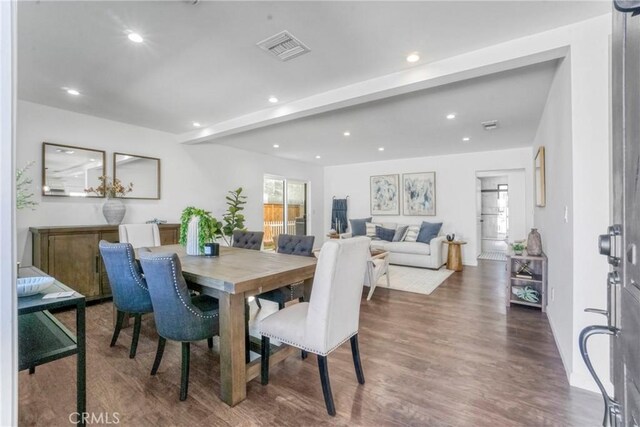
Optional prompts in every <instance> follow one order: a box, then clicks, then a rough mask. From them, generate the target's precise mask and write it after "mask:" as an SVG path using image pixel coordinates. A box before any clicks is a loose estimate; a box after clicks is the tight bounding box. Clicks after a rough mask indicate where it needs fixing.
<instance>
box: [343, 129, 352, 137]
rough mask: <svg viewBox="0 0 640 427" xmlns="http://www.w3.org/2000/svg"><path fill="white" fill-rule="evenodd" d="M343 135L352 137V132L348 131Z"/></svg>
mask: <svg viewBox="0 0 640 427" xmlns="http://www.w3.org/2000/svg"><path fill="white" fill-rule="evenodd" d="M343 135H344V136H350V135H351V132H349V131H348V130H346V131H344V133H343Z"/></svg>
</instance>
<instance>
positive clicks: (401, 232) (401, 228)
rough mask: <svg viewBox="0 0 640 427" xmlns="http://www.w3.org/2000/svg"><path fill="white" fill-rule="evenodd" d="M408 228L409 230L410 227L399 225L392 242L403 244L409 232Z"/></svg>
mask: <svg viewBox="0 0 640 427" xmlns="http://www.w3.org/2000/svg"><path fill="white" fill-rule="evenodd" d="M407 228H409V226H408V225H399V226H398V228H396V232H395V234H394V235H393V240H391V241H392V242H402V238H403V237H404V233H406V232H407Z"/></svg>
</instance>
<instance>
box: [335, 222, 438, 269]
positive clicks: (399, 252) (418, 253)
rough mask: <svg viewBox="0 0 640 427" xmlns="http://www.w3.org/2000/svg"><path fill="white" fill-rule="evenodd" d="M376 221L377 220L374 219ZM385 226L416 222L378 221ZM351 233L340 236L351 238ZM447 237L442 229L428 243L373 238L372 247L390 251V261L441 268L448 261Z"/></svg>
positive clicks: (411, 265)
mask: <svg viewBox="0 0 640 427" xmlns="http://www.w3.org/2000/svg"><path fill="white" fill-rule="evenodd" d="M374 222H376V221H374ZM378 224H380V225H381V226H382V227H384V228H391V229H394V230H395V229H396V228H397V227H398V226H403V225H414V224H397V223H378ZM351 236H352V235H351V233H343V234H341V235H340V238H349V237H351ZM445 240H446V237H445V236H444V235H443V234H442V230H441V231H440V235H438V237H435V238H433V239H431V241H430V242H429V243H428V244H427V243H420V242H387V241H386V240H375V239H374V240H372V241H371V247H372V248H375V249H382V250H385V251H389V263H391V264H397V265H406V266H409V267H422V268H431V269H439V268H440V267H442V266H443V265H444V264H446V262H447V250H448V248H449V246H448V245H445V244H443V243H442V242H444V241H445Z"/></svg>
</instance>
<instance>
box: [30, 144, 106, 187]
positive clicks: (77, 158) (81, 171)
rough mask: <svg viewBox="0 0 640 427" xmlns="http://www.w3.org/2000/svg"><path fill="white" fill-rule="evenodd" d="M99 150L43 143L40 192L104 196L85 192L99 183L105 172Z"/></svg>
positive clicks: (103, 161)
mask: <svg viewBox="0 0 640 427" xmlns="http://www.w3.org/2000/svg"><path fill="white" fill-rule="evenodd" d="M106 160H107V158H106V153H105V152H104V151H102V150H92V149H90V148H82V147H74V146H71V145H58V144H52V143H49V142H43V143H42V195H43V196H62V197H104V196H98V195H95V194H92V193H86V192H85V191H84V190H85V188H89V187H94V188H95V187H97V186H99V185H100V181H99V180H98V178H99V177H101V176H103V175H105V174H106V173H107V172H106V169H105V167H106Z"/></svg>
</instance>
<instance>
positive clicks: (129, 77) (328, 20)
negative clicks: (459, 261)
mask: <svg viewBox="0 0 640 427" xmlns="http://www.w3.org/2000/svg"><path fill="white" fill-rule="evenodd" d="M610 7H611V6H610V2H606V1H601V2H600V1H596V2H594V1H587V2H565V1H561V2H555V1H553V2H552V1H539V2H520V1H513V2H502V1H498V2H479V1H476V2H373V1H371V2H342V1H341V2H268V1H263V2H204V1H201V2H200V3H198V4H196V5H192V4H191V2H187V1H174V2H167V1H159V2H152V1H146V2H93V1H92V2H89V1H86V2H48V1H43V2H20V3H19V7H18V83H19V86H18V97H19V98H20V99H24V100H28V101H32V102H36V103H40V104H45V105H50V106H54V107H58V108H63V109H67V110H71V111H76V112H81V113H85V114H91V115H95V116H98V117H104V118H108V119H112V120H117V121H121V122H125V123H131V124H135V125H139V126H145V127H149V128H153V129H159V130H164V131H168V132H172V133H176V134H179V133H184V132H187V131H190V130H193V127H192V126H191V123H192V122H193V121H198V122H200V123H201V124H202V125H203V126H209V125H214V124H216V123H219V122H221V121H224V120H229V119H232V118H234V117H238V116H242V115H245V114H248V113H252V112H255V111H258V110H263V109H265V108H272V106H271V105H270V104H269V103H268V101H267V99H268V97H269V96H271V95H275V96H277V97H278V98H279V99H280V103H279V106H280V107H281V106H282V105H285V104H286V103H287V102H291V101H294V100H298V99H301V98H304V97H307V96H310V95H313V94H317V93H321V92H325V91H327V90H330V89H335V88H338V87H342V86H345V85H348V84H353V83H356V82H359V81H362V80H366V79H369V78H373V77H378V76H382V75H385V74H389V73H393V72H396V71H401V70H405V69H407V68H410V67H413V66H415V65H421V64H425V63H429V62H433V61H436V60H440V59H443V58H446V57H451V56H455V55H459V54H462V53H464V52H468V51H472V50H476V49H479V48H482V47H485V46H489V45H492V44H496V43H499V42H501V41H506V40H510V39H513V38H517V37H522V36H525V35H528V34H533V33H537V32H540V31H544V30H547V29H551V28H555V27H558V26H561V25H566V24H570V23H572V22H577V21H580V20H584V19H587V18H590V17H593V16H597V15H601V14H604V13H607V12H608V11H609V10H610ZM285 29H286V30H288V31H290V32H291V33H293V34H294V35H295V36H296V37H298V38H299V39H300V40H301V41H302V42H304V43H306V44H307V45H308V46H309V47H310V48H311V53H309V54H307V55H304V56H301V57H299V58H296V59H293V60H291V61H289V62H280V61H278V60H276V59H274V58H272V57H270V56H269V55H268V54H266V53H265V52H264V51H262V50H261V49H259V48H258V47H256V46H255V44H256V43H257V42H258V41H261V40H262V39H264V38H266V37H269V36H271V35H273V34H275V33H277V32H280V31H282V30H285ZM127 30H134V31H136V32H139V33H140V34H141V35H142V36H143V37H144V38H145V42H144V43H142V44H134V43H132V42H130V41H129V40H128V39H127V37H126V35H127V34H126V32H127ZM413 51H417V52H419V53H420V54H421V60H420V61H419V62H418V63H416V64H409V63H407V62H406V61H405V57H406V55H407V54H408V53H410V52H413ZM550 69H551V66H549V67H547V68H545V67H542V68H540V69H535V70H533V71H527V74H526V76H524V75H523V76H522V77H521V84H533V85H536V86H535V87H536V88H541V85H542V84H543V81H544V82H546V84H547V87H548V83H549V73H550V71H549V70H550ZM509 78H510V79H511V80H517V79H518V77H517V76H511V77H509ZM491 85H493V88H494V89H493V91H492V90H491V89H489V86H491ZM501 85H502V90H503V89H504V88H506V87H511V86H513V85H514V83H509V82H505V83H500V82H499V81H495V80H492V79H488V80H487V81H484V80H481V81H479V82H469V83H468V84H467V83H463V84H462V86H457V85H454V86H452V87H445V88H444V89H443V90H456V91H458V92H459V91H460V90H464V89H465V88H467V89H469V90H476V91H478V92H482V91H489V92H493V93H495V91H496V90H498V89H500V87H501ZM516 86H517V85H516ZM63 87H73V88H76V89H78V90H79V91H80V92H81V95H80V96H77V97H73V96H70V95H67V94H66V93H65V91H64V90H62V88H63ZM458 92H456V93H457V95H456V96H458V98H457V99H459V100H460V101H462V100H465V101H464V102H466V103H470V104H473V102H471V100H472V99H473V98H471V97H469V96H467V97H465V96H464V94H462V93H458ZM543 92H545V91H544V90H543ZM430 93H432V91H429V92H428V93H427V94H424V93H420V94H417V95H409V96H402V97H398V98H393V99H390V100H387V101H381V102H376V103H372V104H371V105H369V104H367V105H365V106H363V107H357V108H353V109H348V110H343V111H340V112H337V113H331V114H328V115H326V114H325V115H323V116H320V117H317V118H308V119H304V120H300V121H293V122H290V123H288V124H286V125H278V126H274V127H273V128H265V129H264V130H263V131H261V132H264V134H263V133H259V131H252V132H250V133H247V134H246V135H243V136H238V137H228V138H224V139H223V140H220V141H218V142H223V143H226V144H232V143H233V144H238V145H240V146H244V147H245V148H247V149H252V150H259V151H262V150H264V147H262V145H260V144H259V142H258V141H253V142H252V141H249V140H247V138H248V137H250V136H253V137H254V138H259V139H260V140H261V141H262V138H265V139H269V138H276V137H277V136H278V135H274V132H275V131H276V130H277V131H278V132H279V133H280V138H279V139H280V140H291V141H294V140H295V141H299V142H296V144H298V145H300V144H303V142H302V141H300V140H301V139H303V138H301V135H308V134H310V133H311V135H310V137H309V138H308V140H309V141H312V142H307V144H311V143H322V144H327V143H329V142H328V140H330V139H331V138H332V136H333V133H334V131H335V125H337V124H339V125H340V126H338V127H344V126H347V125H350V124H351V123H353V125H351V126H356V125H357V126H359V127H361V128H363V129H362V130H361V131H360V135H361V137H363V136H364V135H367V138H368V141H369V142H368V143H369V144H374V145H375V144H382V143H383V142H384V145H385V146H387V147H389V148H390V147H391V145H390V141H391V140H393V139H395V140H396V141H398V142H401V141H405V140H406V141H408V142H407V143H406V144H405V145H404V146H402V147H398V153H403V154H402V155H404V156H405V157H406V154H407V153H409V152H411V153H412V154H410V155H415V154H414V153H415V151H411V150H413V149H414V148H415V147H416V146H419V145H420V144H421V143H422V144H423V145H424V143H425V137H426V135H439V136H442V137H443V138H444V137H450V136H449V134H448V133H447V132H449V131H451V127H453V126H458V133H460V132H463V131H466V127H465V126H468V125H470V124H473V125H476V126H477V123H476V122H477V116H478V114H477V113H479V110H480V109H482V108H488V109H489V111H491V112H492V113H493V115H494V116H493V117H491V118H498V119H500V120H501V121H503V122H504V124H505V127H504V129H503V135H507V134H508V132H513V133H512V134H511V136H513V137H515V136H518V138H517V139H515V140H511V141H512V144H516V145H517V144H520V143H521V142H520V141H521V139H520V137H522V136H524V135H527V132H529V134H530V128H531V123H530V122H531V120H536V123H537V119H538V118H539V112H540V111H541V110H540V99H539V98H540V96H539V93H537V92H536V94H535V95H534V96H526V97H525V98H524V99H520V100H519V102H514V100H513V99H503V98H502V97H499V98H496V105H493V106H482V105H475V106H473V108H471V106H470V108H469V112H468V113H465V115H464V117H461V118H460V120H456V121H455V122H453V123H445V124H442V128H441V129H440V128H434V127H432V126H436V127H437V126H438V125H437V123H436V122H432V120H435V119H431V118H426V119H425V121H424V122H423V121H422V119H423V116H424V113H425V110H424V108H427V107H428V108H435V104H432V103H430V102H429V100H428V99H426V98H428V96H427V95H428V94H430ZM528 93H531V92H528ZM545 93H546V92H545ZM433 95H434V96H436V97H438V96H439V97H440V98H441V99H443V100H444V99H447V98H449V96H448V95H446V93H444V92H442V90H440V89H438V90H435V91H433ZM496 96H498V95H496ZM507 98H508V97H507ZM502 102H504V103H505V105H510V104H509V103H515V104H517V105H514V107H518V108H516V110H518V111H520V112H521V114H530V113H535V114H537V116H535V117H533V116H529V117H524V116H521V117H517V116H516V115H515V112H513V110H514V109H513V108H507V107H506V106H505V107H501V106H500V105H497V103H502ZM405 103H406V104H407V105H406V106H403V105H402V104H405ZM522 104H528V105H522ZM410 106H414V108H411V107H410ZM416 106H417V107H418V108H420V109H416V108H415V107H416ZM462 107H463V106H462V105H460V104H457V105H452V106H451V107H449V108H455V109H457V110H460V111H462ZM369 109H370V112H369ZM385 109H389V112H388V113H385V112H384V110H385ZM502 112H504V113H508V114H509V115H504V114H502V115H501V116H496V115H497V114H501V113H502ZM343 116H344V117H343ZM373 116H375V117H379V118H382V117H384V118H385V119H384V120H381V122H376V123H373V122H369V121H367V120H366V118H367V117H373ZM389 118H393V120H389ZM467 120H469V121H468V122H467ZM367 123H368V124H369V125H367ZM305 125H307V128H303V127H304V126H305ZM308 126H312V128H309V127H308ZM318 126H320V127H318ZM518 126H521V127H522V129H520V130H517V129H515V128H516V127H518ZM289 127H291V129H289ZM316 127H318V128H317V129H316ZM354 129H355V128H354ZM412 129H413V130H412ZM510 129H511V130H510ZM354 132H355V131H354ZM425 132H426V133H425ZM322 135H326V136H325V137H323V136H322ZM392 135H393V138H391V136H392ZM355 136H356V135H355V133H354V136H353V137H352V140H354V141H355V140H356V138H355ZM451 137H452V136H451ZM505 138H506V136H505ZM320 141H322V142H320ZM443 141H444V140H443ZM262 142H263V141H262ZM430 143H431V142H430ZM504 143H505V142H504V141H497V142H496V141H494V142H492V143H491V144H493V145H496V146H497V145H501V144H504ZM443 144H444V142H443ZM433 149H434V150H436V149H435V148H433ZM438 150H440V149H437V150H436V151H438ZM452 150H453V148H452ZM315 151H316V150H313V149H312V148H311V147H310V146H307V147H306V148H302V147H301V148H299V151H290V152H288V151H286V150H282V151H281V152H280V153H279V154H277V155H282V156H286V157H292V158H297V157H301V158H302V157H305V156H308V155H309V154H310V153H315ZM426 151H429V150H426ZM429 152H431V151H429ZM385 153H389V151H386V152H385ZM272 154H273V153H272ZM398 155H399V154H398ZM332 156H333V157H332ZM394 157H396V156H395V155H394ZM359 158H360V157H359ZM322 160H323V163H324V164H334V163H337V162H348V161H353V159H351V158H349V159H346V158H345V157H344V156H343V157H339V156H338V155H337V153H334V154H331V153H329V152H328V153H327V154H326V160H327V161H326V162H325V161H324V160H325V158H323V159H322Z"/></svg>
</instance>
